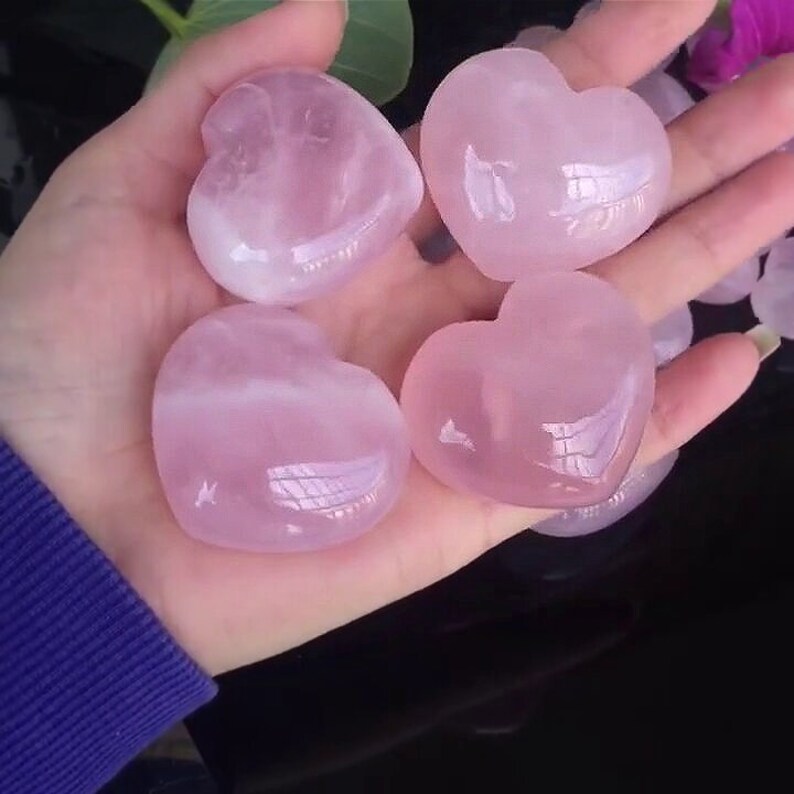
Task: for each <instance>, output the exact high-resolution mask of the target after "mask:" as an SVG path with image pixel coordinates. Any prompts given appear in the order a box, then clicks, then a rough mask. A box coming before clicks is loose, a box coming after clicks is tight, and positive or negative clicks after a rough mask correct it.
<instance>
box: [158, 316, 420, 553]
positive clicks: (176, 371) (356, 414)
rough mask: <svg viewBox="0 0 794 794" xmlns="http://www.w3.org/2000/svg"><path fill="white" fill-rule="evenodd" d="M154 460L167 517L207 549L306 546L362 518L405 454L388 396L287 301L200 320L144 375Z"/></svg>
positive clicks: (387, 498) (394, 490)
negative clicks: (151, 376)
mask: <svg viewBox="0 0 794 794" xmlns="http://www.w3.org/2000/svg"><path fill="white" fill-rule="evenodd" d="M153 439H154V451H155V457H156V459H157V467H158V469H159V471H160V477H161V479H162V483H163V487H164V489H165V494H166V497H167V498H168V502H169V504H170V505H171V509H172V510H173V512H174V516H175V517H176V519H177V521H178V523H179V524H180V525H181V526H182V528H183V529H184V530H185V532H187V533H188V534H189V535H192V536H193V537H194V538H196V539H198V540H202V541H205V542H206V543H212V544H215V545H218V546H227V547H230V548H235V549H245V550H249V551H264V552H287V551H304V550H310V549H319V548H324V547H326V546H332V545H335V544H337V543H342V542H344V541H347V540H350V539H351V538H354V537H356V536H358V535H360V534H361V533H363V532H365V531H366V530H368V529H370V528H372V527H373V526H375V524H376V523H377V522H378V521H379V520H380V519H381V518H383V516H384V515H385V514H386V513H387V512H388V511H389V509H390V508H391V506H392V505H393V504H394V502H395V500H396V499H397V496H398V495H399V493H400V489H401V487H402V484H403V481H404V478H405V476H406V472H407V468H408V461H409V457H410V451H409V447H408V438H407V433H406V428H405V424H404V421H403V418H402V416H401V414H400V410H399V406H398V405H397V402H396V400H395V399H394V397H393V396H392V394H391V393H390V392H389V390H388V389H387V388H386V386H385V385H384V384H383V383H382V382H381V381H380V380H378V378H376V377H375V375H373V374H372V373H371V372H369V371H368V370H365V369H362V368H360V367H356V366H353V365H352V364H347V363H344V362H342V361H338V360H336V359H334V358H333V353H332V351H331V348H330V346H329V344H328V342H327V340H326V339H325V337H324V336H323V334H322V333H321V331H320V330H319V329H318V328H317V327H315V326H314V325H312V324H311V323H309V322H308V321H307V320H305V319H303V318H301V317H299V316H298V315H295V314H293V313H292V312H290V311H288V310H286V309H278V308H268V307H265V306H257V305H255V304H240V305H236V306H232V307H229V308H225V309H221V310H220V311H216V312H213V313H212V314H210V315H208V316H206V317H204V318H203V319H201V320H199V321H198V322H197V323H195V324H194V325H192V326H191V327H190V328H188V330H187V331H185V332H184V333H183V334H182V335H181V336H180V337H179V338H178V339H177V340H176V342H175V343H174V345H173V347H172V348H171V349H170V351H169V352H168V354H167V356H166V358H165V361H164V362H163V365H162V368H161V370H160V374H159V375H158V377H157V383H156V386H155V394H154V409H153Z"/></svg>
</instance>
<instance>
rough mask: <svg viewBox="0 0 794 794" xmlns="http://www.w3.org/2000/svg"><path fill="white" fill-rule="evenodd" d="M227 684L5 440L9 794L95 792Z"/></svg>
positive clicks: (1, 454) (2, 757)
mask: <svg viewBox="0 0 794 794" xmlns="http://www.w3.org/2000/svg"><path fill="white" fill-rule="evenodd" d="M215 692H216V687H215V685H214V683H213V681H212V679H210V678H209V677H207V675H206V674H205V673H204V672H203V671H202V670H200V669H199V668H198V667H197V665H196V664H195V663H194V662H193V661H192V660H191V659H190V658H189V657H188V656H187V655H186V654H185V653H184V652H183V651H182V650H181V648H179V647H178V646H177V645H176V644H175V643H174V641H173V640H172V639H171V637H170V636H169V634H168V633H167V632H166V631H165V629H164V628H163V626H162V625H161V624H160V623H159V621H158V620H157V618H156V617H155V615H154V614H153V613H152V611H151V610H150V609H149V607H148V606H147V605H146V604H144V603H143V601H141V600H140V598H139V597H138V596H137V595H136V593H135V592H134V591H133V590H132V588H131V587H130V586H129V585H128V584H127V583H126V582H125V581H124V579H122V577H121V575H120V574H119V572H118V571H117V570H116V569H115V568H114V567H113V566H112V565H111V563H110V562H109V560H108V559H107V558H106V557H105V556H104V555H103V554H102V552H101V551H100V550H99V549H98V548H97V547H96V546H95V545H94V544H93V543H92V542H91V541H90V540H89V539H88V537H87V536H86V535H85V534H84V533H83V532H82V531H81V530H80V528H79V527H78V526H77V525H76V524H75V523H74V521H73V520H72V519H71V518H70V517H69V515H68V514H67V513H66V511H65V510H64V509H63V508H62V507H61V506H60V504H59V503H58V502H57V501H56V500H55V498H54V497H53V496H52V494H50V492H49V491H48V490H47V489H46V488H45V487H44V486H43V485H42V484H41V483H40V482H39V481H38V480H37V479H36V477H35V476H34V475H33V474H32V473H31V471H30V470H29V469H28V468H27V466H26V465H25V464H24V463H23V462H22V461H21V460H20V459H19V458H18V457H17V456H16V455H15V454H14V452H13V451H12V450H11V449H10V448H9V447H8V446H7V445H6V444H4V443H3V442H2V441H0V790H2V792H3V794H28V793H30V794H44V793H45V792H47V794H49V793H50V792H52V794H55V793H56V792H57V794H87V793H88V792H94V791H96V789H98V788H99V787H100V786H102V785H103V784H104V783H105V782H107V781H108V780H109V779H110V778H111V777H112V776H113V775H114V774H115V773H116V772H117V771H118V770H119V769H121V767H122V766H123V765H124V764H125V763H126V762H127V761H129V760H130V759H131V758H133V757H134V756H135V755H136V754H137V753H138V752H140V751H141V750H142V749H143V748H145V747H146V746H147V745H148V744H149V743H150V742H151V741H152V740H153V739H155V738H156V737H157V736H158V735H159V734H161V733H162V732H163V731H165V730H166V729H167V728H168V727H169V726H170V725H172V724H173V723H175V722H177V721H178V720H180V719H182V718H183V717H185V716H186V715H187V714H189V713H190V712H192V711H194V710H195V709H197V708H198V707H199V706H201V705H203V704H204V703H206V702H207V701H208V700H210V699H211V698H212V697H213V696H214V694H215Z"/></svg>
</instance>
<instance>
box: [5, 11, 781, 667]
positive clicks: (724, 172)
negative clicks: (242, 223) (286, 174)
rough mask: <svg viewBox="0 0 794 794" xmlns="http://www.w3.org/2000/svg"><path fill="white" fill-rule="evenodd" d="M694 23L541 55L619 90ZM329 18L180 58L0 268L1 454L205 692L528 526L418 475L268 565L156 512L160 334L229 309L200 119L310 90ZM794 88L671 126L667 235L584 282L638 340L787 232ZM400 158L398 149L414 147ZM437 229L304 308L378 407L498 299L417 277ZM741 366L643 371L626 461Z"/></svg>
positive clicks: (65, 171) (610, 19) (431, 269)
mask: <svg viewBox="0 0 794 794" xmlns="http://www.w3.org/2000/svg"><path fill="white" fill-rule="evenodd" d="M712 6H713V0H690V1H689V2H684V3H681V2H677V3H674V4H673V3H669V2H665V0H657V1H656V2H632V1H631V0H627V1H624V2H607V3H605V4H604V6H603V8H602V10H601V11H599V12H598V13H597V14H595V15H594V16H592V17H590V18H589V19H587V20H585V21H583V22H582V23H580V24H579V25H577V26H576V27H575V28H574V29H572V30H571V31H570V32H569V33H567V34H566V35H565V36H564V37H562V38H561V39H560V40H558V41H556V42H554V43H552V44H551V45H549V47H548V48H547V54H548V55H549V57H551V58H552V59H553V60H554V61H555V62H556V63H557V65H558V66H559V67H560V68H561V69H562V70H563V72H564V73H565V74H566V76H567V77H568V79H569V82H571V84H572V85H573V86H574V87H576V88H585V87H589V86H592V85H596V84H623V85H626V84H630V83H632V82H634V81H635V80H636V79H638V78H639V77H640V76H642V75H643V74H644V73H646V72H647V71H649V70H650V69H651V68H652V67H653V66H654V65H655V64H656V63H657V62H658V61H660V60H661V59H662V57H663V56H664V55H666V54H667V53H668V52H669V51H671V50H672V49H674V47H675V46H676V45H677V44H678V43H679V42H681V41H682V40H683V39H684V38H685V37H686V36H687V35H688V34H689V33H691V32H692V31H694V30H695V29H696V28H697V27H698V26H699V25H700V24H701V23H702V22H703V20H704V19H705V18H706V17H707V16H708V14H709V13H710V11H711V10H712ZM343 18H344V15H343V11H342V7H341V5H339V4H337V3H336V2H333V0H328V1H327V2H326V1H325V0H316V1H315V2H287V3H284V4H283V5H281V6H279V7H277V8H276V9H274V10H272V11H270V12H267V13H265V14H262V15H260V16H258V17H254V18H252V19H250V20H248V21H246V22H244V23H241V24H240V25H237V26H235V27H233V28H229V29H228V30H226V31H224V32H222V33H220V34H218V35H215V36H213V37H208V38H207V39H204V40H202V41H201V42H199V43H198V44H197V45H196V46H194V48H193V49H192V50H190V51H189V52H188V53H187V55H186V56H185V57H184V58H183V60H182V61H181V62H180V63H179V64H178V65H177V66H176V67H175V68H174V69H173V70H172V72H171V73H170V75H169V76H168V77H167V78H166V79H165V81H164V82H163V84H162V85H161V86H160V87H159V88H158V90H156V91H155V92H153V93H152V94H151V95H149V96H148V97H147V98H146V99H144V100H142V101H141V102H140V103H139V104H138V105H137V106H136V107H134V108H133V109H132V110H130V111H129V113H127V114H126V115H125V116H124V117H122V118H121V119H120V120H119V121H117V122H116V123H115V124H114V125H112V126H111V127H110V128H108V129H106V130H105V131H103V132H102V133H100V134H99V135H98V136H96V137H95V138H94V139H93V140H91V141H89V142H88V143H87V144H86V145H85V146H84V147H83V148H82V149H80V150H79V151H78V152H77V153H75V154H74V155H73V156H72V157H71V158H70V159H69V160H68V161H67V162H66V163H64V164H63V165H62V166H61V168H60V169H59V170H58V172H57V173H56V174H55V176H54V177H53V179H52V180H51V182H50V184H49V185H48V186H47V188H46V190H45V191H44V193H43V194H42V196H41V198H40V200H39V202H38V203H37V204H36V206H35V207H34V208H33V210H32V211H31V212H30V214H29V216H28V217H27V219H26V220H25V223H24V224H23V226H22V227H21V228H20V230H19V231H18V233H17V234H16V236H15V237H14V238H13V239H12V241H11V243H10V245H9V247H8V249H7V250H6V252H5V253H4V255H3V258H2V262H0V433H2V435H3V436H4V437H5V438H7V439H8V441H9V442H10V443H11V444H12V446H14V447H15V449H16V450H17V451H18V452H19V453H20V454H21V455H22V456H23V457H24V458H25V459H26V460H27V461H28V463H29V464H30V465H31V466H32V467H33V468H34V470H36V472H37V473H38V474H39V475H40V476H41V477H42V479H43V480H44V481H45V482H46V483H47V484H48V485H49V486H50V488H51V489H52V490H53V492H54V493H55V494H56V495H57V496H58V497H59V499H60V500H61V501H62V502H63V504H64V505H65V506H66V508H67V509H68V510H69V511H70V512H71V513H72V515H73V516H74V517H75V518H76V519H77V521H78V522H79V523H80V524H81V526H83V527H84V528H85V530H86V531H87V532H88V533H89V534H90V535H91V537H92V538H93V539H94V541H95V542H96V543H97V544H98V545H99V546H100V547H101V548H102V549H103V550H104V552H105V553H106V554H107V555H108V556H109V557H110V558H111V559H112V560H113V562H114V563H115V564H116V565H117V566H118V568H119V569H120V570H121V571H122V573H123V574H124V575H125V576H126V577H127V578H128V579H129V581H130V582H131V583H132V585H133V586H134V587H135V588H136V589H137V590H138V592H139V593H140V594H141V595H142V596H143V597H144V598H145V599H146V600H147V602H148V603H149V604H150V605H151V606H152V607H153V609H154V610H155V612H156V613H157V614H158V615H159V617H160V618H161V619H162V620H163V622H164V623H165V625H166V626H167V627H168V628H169V629H170V631H171V632H172V633H173V634H174V636H175V638H176V639H177V640H178V641H179V642H180V643H182V645H183V646H184V647H185V648H186V650H187V651H188V652H190V653H191V654H192V655H193V656H194V657H195V658H196V659H197V661H198V662H199V663H201V664H203V665H204V666H205V667H206V668H207V669H208V670H210V671H211V672H213V673H217V672H220V671H222V670H226V669H229V668H232V667H236V666H239V665H242V664H246V663H249V662H252V661H255V660H257V659H259V658H263V657H265V656H269V655H273V654H275V653H278V652H279V651H282V650H284V649H286V648H289V647H292V646H294V645H297V644H299V643H301V642H304V641H306V640H308V639H309V638H311V637H313V636H316V635H318V634H320V633H322V632H324V631H327V630H329V629H331V628H333V627H335V626H338V625H341V624H343V623H345V622H348V621H350V620H352V619H354V618H356V617H358V616H360V615H362V614H364V613H366V612H369V611H371V610H373V609H376V608H377V607H379V606H382V605H384V604H386V603H389V602H390V601H393V600H395V599H397V598H400V597H402V596H404V595H406V594H408V593H410V592H413V591H415V590H417V589H419V588H421V587H424V586H426V585H428V584H430V583H432V582H434V581H436V580H438V579H440V578H442V577H443V576H445V575H447V574H449V573H451V572H453V571H455V570H457V569H458V568H460V567H461V566H463V565H465V564H466V563H467V562H469V561H470V560H472V559H474V558H475V557H476V556H478V555H479V554H481V553H482V552H484V551H485V550H487V549H488V548H490V547H492V546H493V545H494V544H496V543H498V542H500V541H501V540H504V539H505V538H507V537H509V536H510V535H512V534H515V533H516V532H519V531H521V530H522V529H524V528H525V527H527V526H529V525H531V524H532V522H533V521H535V520H537V519H538V517H539V516H540V515H541V514H540V513H539V512H537V511H531V510H523V509H518V508H514V507H509V506H505V505H496V504H493V503H491V502H488V501H487V500H479V499H477V498H475V497H471V496H463V495H460V494H456V493H454V492H452V491H450V490H449V489H447V488H446V487H444V486H443V485H441V484H440V483H438V482H437V481H436V480H434V479H433V477H432V476H431V475H429V474H428V473H427V472H425V471H424V470H423V469H422V468H421V467H420V466H419V465H418V464H416V463H414V464H413V466H412V469H411V473H410V475H409V481H408V484H407V487H406V489H405V492H404V494H403V496H402V498H401V500H400V502H399V503H398V505H397V507H396V508H395V510H394V511H393V512H392V513H391V514H390V515H389V516H388V518H387V519H386V520H384V521H383V522H382V523H381V525H380V526H378V527H377V528H376V529H375V530H373V531H372V532H370V533H369V534H367V535H366V536H364V537H362V538H360V539H358V540H356V541H354V542H352V543H350V544H348V545H345V546H341V547H338V548H335V549H330V550H327V551H322V552H316V553H312V554H302V555H292V556H269V555H252V554H243V553H239V552H234V551H228V550H223V549H216V548H212V547H209V546H205V545H202V544H200V543H197V542H195V541H193V540H192V539H190V538H189V537H188V536H187V535H185V534H184V533H183V532H182V531H181V530H180V529H179V528H178V527H177V526H176V524H175V522H174V519H173V517H172V515H171V512H170V510H169V508H168V505H167V503H166V501H165V498H164V495H163V493H162V490H161V486H160V484H159V480H158V478H157V473H156V469H155V465H154V458H153V454H152V447H151V437H150V405H151V396H152V388H153V383H154V378H155V375H156V372H157V369H158V366H159V364H160V361H161V360H162V357H163V355H164V353H165V351H166V350H167V349H168V347H169V345H170V344H171V343H172V342H173V340H174V339H175V338H176V336H177V335H178V334H179V333H180V332H181V331H183V330H184V329H185V328H186V327H187V326H188V325H189V324H190V323H192V322H193V321H195V320H196V319H198V318H199V317H201V316H202V315H204V314H206V313H207V312H209V311H211V310H212V309H215V308H217V307H219V306H221V305H222V304H224V303H225V302H227V301H228V296H226V295H225V294H224V293H223V292H222V291H221V290H220V289H219V288H218V287H217V286H216V285H215V284H214V283H213V282H212V281H211V280H210V279H209V278H208V277H207V275H206V274H205V272H204V271H203V269H202V268H201V266H200V265H199V263H198V261H197V259H196V257H195V255H194V254H193V252H192V249H191V246H190V242H189V239H188V237H187V233H186V229H185V223H184V207H185V201H186V197H187V193H188V191H189V189H190V185H191V183H192V181H193V179H194V178H195V176H196V174H197V172H198V170H199V168H200V167H201V163H202V158H203V152H202V149H201V141H200V138H199V124H200V121H201V118H202V116H203V114H204V113H205V112H206V110H207V108H208V107H209V105H210V104H211V102H212V101H213V99H214V97H216V96H217V95H218V94H219V93H220V92H221V91H223V89H224V88H226V87H227V86H228V85H230V84H231V83H233V82H235V81H236V80H238V79H239V78H241V77H243V76H244V75H245V74H247V73H249V72H252V71H255V70H257V69H262V68H265V67H267V66H275V65H301V66H307V67H315V68H318V69H324V68H326V67H327V65H328V64H329V63H330V61H331V60H332V58H333V56H334V53H335V50H336V48H337V46H338V44H339V40H340V37H341V32H342V28H343ZM616 42H623V43H624V44H623V45H622V46H616ZM793 77H794V65H793V63H792V61H791V60H788V59H785V58H783V59H778V61H777V62H775V63H774V64H771V65H770V66H768V67H766V68H765V69H763V70H759V71H758V72H756V73H754V74H753V75H751V76H750V77H748V78H747V79H746V80H743V81H741V82H740V83H737V84H735V85H734V86H732V87H731V88H729V89H727V90H726V91H723V92H722V93H720V94H719V95H716V96H714V97H712V98H711V99H709V100H708V101H706V102H704V103H702V104H701V105H699V106H698V107H697V108H696V109H694V110H693V111H691V112H690V113H689V114H687V115H686V116H685V117H683V118H682V119H680V120H678V121H676V122H675V123H674V125H673V126H672V127H671V128H670V130H669V133H670V137H671V142H672V145H673V151H674V163H675V177H674V184H673V191H672V195H671V198H670V203H669V207H668V210H669V214H668V216H667V219H666V220H665V222H664V223H661V224H660V225H658V226H657V227H656V228H655V229H654V230H652V231H651V232H649V233H648V234H647V235H645V237H643V238H642V239H641V240H639V241H638V242H636V243H635V244H634V245H632V246H631V247H630V248H628V249H626V250H625V251H623V252H621V253H620V254H618V255H616V256H614V257H612V258H610V259H609V260H606V261H604V262H601V263H599V264H598V265H596V266H594V267H593V268H591V272H594V273H596V274H597V275H600V276H602V277H604V278H606V279H608V280H609V281H610V282H612V283H613V284H614V285H615V286H616V287H617V288H618V289H620V290H621V291H623V292H624V294H625V295H626V296H627V297H628V298H630V299H631V300H632V301H633V302H634V303H635V305H636V306H637V307H638V309H639V311H640V312H641V313H642V315H643V316H644V317H645V319H646V320H647V321H648V322H653V321H655V320H657V319H659V318H660V317H661V316H663V315H665V314H666V313H668V312H669V311H670V310H672V309H673V308H675V307H676V306H678V305H680V304H682V303H683V302H685V301H686V300H689V299H691V298H693V297H695V296H696V295H697V294H699V293H700V292H701V291H702V290H703V289H705V288H707V287H708V286H710V285H711V284H712V283H714V282H715V281H717V280H718V279H719V278H720V277H721V276H722V275H724V274H725V273H727V272H728V271H729V270H730V269H731V268H733V267H735V266H737V265H738V264H739V263H741V262H742V261H743V260H744V259H746V258H747V257H749V256H750V255H751V254H752V253H753V252H754V251H755V250H757V249H758V248H760V247H761V246H762V245H763V244H764V243H766V242H767V241H768V240H771V239H773V238H775V237H777V236H779V235H780V234H781V233H782V232H783V231H784V230H785V229H786V228H788V227H789V226H791V225H792V224H794V209H792V208H793V207H794V159H792V158H791V157H790V156H787V155H781V154H771V155H769V154H768V152H771V151H773V150H774V149H775V148H776V147H777V146H778V145H780V144H781V143H783V142H784V141H786V140H788V139H789V138H791V137H792V135H794V102H792V101H791V92H792V88H791V85H792V84H794V80H792V78H793ZM762 113H763V115H761V114H762ZM408 136H409V139H411V140H412V141H413V140H415V137H416V131H410V132H409V133H408ZM756 161H758V162H756ZM753 163H754V164H753ZM751 164H752V165H751ZM748 166H749V167H748ZM715 188H718V189H716V190H715ZM682 207H683V209H680V208H682ZM437 225H438V221H437V217H436V215H435V212H434V210H433V208H432V206H431V205H430V204H429V202H428V201H426V203H425V205H424V206H423V207H422V208H421V210H420V212H419V214H418V215H417V217H416V218H415V219H414V221H413V223H412V226H411V229H410V230H409V232H410V233H409V234H407V235H405V236H404V237H403V238H401V239H400V241H399V242H398V243H397V244H396V245H395V246H394V248H393V250H392V251H391V252H390V254H389V255H388V256H387V257H385V258H384V259H383V260H382V261H380V262H379V263H377V264H376V265H375V266H374V267H373V268H372V269H371V270H370V271H368V272H367V273H365V274H363V275H362V276H360V277H359V278H358V279H357V280H356V281H355V282H353V283H352V284H350V285H349V286H348V287H346V288H344V289H343V290H341V291H340V292H339V293H337V294H335V295H332V296H330V297H329V298H327V299H323V300H320V301H315V302H313V303H311V304H308V305H306V306H304V307H301V311H302V312H304V313H305V314H307V315H309V316H310V317H311V318H312V319H313V320H315V321H316V322H318V323H319V324H320V325H322V326H323V327H324V328H325V329H326V330H327V331H328V333H329V334H330V336H331V338H332V339H333V340H334V342H335V344H336V347H337V349H338V352H339V353H340V355H341V356H343V357H344V358H346V359H348V360H350V361H353V362H355V363H357V364H360V365H363V366H366V367H369V368H370V369H372V370H373V371H375V372H376V373H377V374H378V375H380V376H381V377H382V378H383V379H384V380H385V381H386V382H387V383H388V384H389V386H391V387H392V389H393V390H394V391H395V392H397V391H398V390H399V385H400V382H401V379H402V375H403V372H404V370H405V367H406V366H407V364H408V362H409V361H410V359H411V356H412V355H413V353H414V352H415V350H416V349H417V347H418V346H419V345H420V344H421V343H422V341H423V340H424V339H425V338H426V337H427V335H428V334H429V333H431V332H432V331H434V330H436V329H437V328H439V327H442V326H443V325H446V324H448V323H451V322H457V321H461V320H468V319H474V318H477V319H482V318H490V317H493V316H494V315H495V313H496V311H497V309H498V306H499V302H500V300H501V297H502V295H503V289H504V287H503V286H502V285H498V284H495V283H493V282H490V281H488V280H487V279H485V278H484V277H483V276H481V275H479V273H478V271H477V270H476V269H475V268H474V267H473V266H472V265H471V263H470V262H468V261H467V260H466V259H465V257H463V255H461V254H454V255H453V256H452V257H451V258H450V259H448V260H447V261H446V262H444V263H441V264H438V265H434V266H430V265H428V264H427V263H426V262H425V261H423V259H422V258H421V256H420V254H419V252H418V248H417V245H419V244H421V242H422V241H423V240H424V239H426V238H427V237H428V236H429V235H430V234H432V232H433V231H434V229H435V228H436V227H437ZM757 365H758V355H757V351H756V348H755V347H754V346H753V344H752V343H751V342H750V341H749V340H748V339H746V338H744V337H742V336H740V335H725V336H722V337H718V338H714V339H711V340H708V341H707V342H704V343H702V344H701V345H699V346H697V347H695V348H693V349H692V350H690V351H689V352H688V353H687V354H685V355H684V356H682V357H681V358H680V359H678V360H677V361H676V362H675V363H674V364H673V365H672V366H670V367H669V368H668V369H666V370H665V371H664V372H662V373H660V376H659V378H658V387H657V396H656V404H655V407H654V412H653V416H652V419H651V423H650V424H649V427H648V430H647V433H646V437H645V440H644V443H643V447H642V451H641V453H640V459H639V463H641V464H647V463H650V462H652V461H653V460H655V459H657V458H659V457H660V456H661V455H663V454H665V453H667V452H668V451H670V450H672V449H674V448H676V447H677V446H679V445H681V444H682V443H684V442H685V441H686V440H688V438H690V437H691V436H692V435H693V434H695V433H696V432H698V431H699V430H700V429H701V428H702V427H703V426H705V425H706V424H707V423H708V422H709V421H711V420H712V419H713V418H714V417H715V416H717V415H718V414H719V413H720V412H721V411H723V410H724V409H725V408H727V407H728V406H729V405H730V404H731V403H732V402H733V401H734V400H735V399H737V398H738V397H739V395H740V394H741V393H742V392H743V391H744V389H745V388H746V387H747V385H748V384H749V383H750V381H751V380H752V378H753V376H754V374H755V371H756V368H757Z"/></svg>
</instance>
